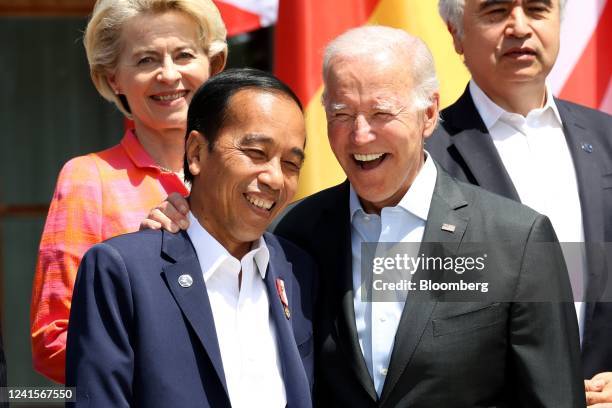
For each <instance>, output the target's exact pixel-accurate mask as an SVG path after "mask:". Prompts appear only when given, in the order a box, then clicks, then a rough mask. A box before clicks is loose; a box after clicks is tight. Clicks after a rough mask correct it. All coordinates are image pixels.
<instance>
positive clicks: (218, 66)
mask: <svg viewBox="0 0 612 408" xmlns="http://www.w3.org/2000/svg"><path fill="white" fill-rule="evenodd" d="M226 62H227V55H226V54H225V53H223V52H219V53H217V54H215V55H213V56H212V57H211V58H210V76H213V75H217V74H218V73H219V72H221V71H223V68H225V63H226Z"/></svg>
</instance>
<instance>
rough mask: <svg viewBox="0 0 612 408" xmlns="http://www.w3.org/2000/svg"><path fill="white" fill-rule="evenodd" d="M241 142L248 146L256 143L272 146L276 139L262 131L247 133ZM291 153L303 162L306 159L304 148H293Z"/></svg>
mask: <svg viewBox="0 0 612 408" xmlns="http://www.w3.org/2000/svg"><path fill="white" fill-rule="evenodd" d="M240 144H242V145H246V146H253V145H256V144H264V145H267V146H272V145H273V144H274V139H272V138H271V137H270V136H266V135H263V134H261V133H247V134H246V135H245V136H244V137H243V138H242V139H241V140H240ZM291 154H293V155H294V156H297V158H298V159H299V160H300V161H302V162H303V161H304V158H305V157H306V155H305V153H304V150H303V149H300V148H299V147H293V148H291Z"/></svg>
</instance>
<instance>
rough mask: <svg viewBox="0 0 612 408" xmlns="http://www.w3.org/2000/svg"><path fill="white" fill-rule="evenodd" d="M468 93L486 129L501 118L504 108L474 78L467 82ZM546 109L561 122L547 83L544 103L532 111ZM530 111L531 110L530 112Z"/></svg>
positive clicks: (543, 110)
mask: <svg viewBox="0 0 612 408" xmlns="http://www.w3.org/2000/svg"><path fill="white" fill-rule="evenodd" d="M469 89H470V94H471V95H472V100H473V101H474V105H475V106H476V110H477V111H478V113H479V114H480V117H481V118H482V121H483V122H484V124H485V126H486V127H487V129H491V128H492V127H493V126H494V125H495V123H497V121H498V120H499V119H500V118H501V116H502V115H503V114H504V113H507V112H506V110H504V109H503V108H501V107H500V106H499V105H497V104H496V103H495V102H493V101H492V100H491V99H490V98H489V97H488V96H487V94H485V93H484V91H483V90H482V89H480V87H479V86H478V85H477V84H476V82H474V80H473V79H472V80H470V84H469ZM547 109H552V111H553V113H554V115H555V118H556V119H557V121H559V124H561V123H563V122H562V121H561V115H560V114H559V110H558V109H557V105H556V104H555V99H554V97H553V94H552V91H551V89H550V87H549V86H548V84H546V103H545V104H544V106H543V107H541V108H539V109H534V110H533V111H532V112H535V111H541V112H545V111H546V110H547ZM530 113H531V112H530Z"/></svg>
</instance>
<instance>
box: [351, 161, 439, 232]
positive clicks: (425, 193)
mask: <svg viewBox="0 0 612 408" xmlns="http://www.w3.org/2000/svg"><path fill="white" fill-rule="evenodd" d="M437 177H438V170H437V169H436V165H435V164H434V162H433V159H432V158H431V156H430V155H429V154H428V153H427V152H425V163H424V164H423V167H421V170H419V174H417V176H416V178H415V179H414V181H413V182H412V185H411V186H410V188H409V189H408V191H407V192H406V194H404V196H403V197H402V199H401V200H400V202H399V203H398V204H397V206H396V207H399V208H403V209H404V210H406V211H408V212H409V213H411V214H413V215H415V216H417V217H419V218H420V219H422V220H423V221H427V215H428V214H429V206H430V204H431V198H432V197H433V192H434V189H435V187H436V179H437ZM349 211H350V215H351V222H353V217H354V216H355V214H356V213H357V212H358V211H361V212H362V213H365V211H364V210H363V207H362V206H361V202H360V201H359V198H358V197H357V193H356V192H355V189H354V188H353V186H352V185H351V186H350V192H349ZM383 211H384V209H383Z"/></svg>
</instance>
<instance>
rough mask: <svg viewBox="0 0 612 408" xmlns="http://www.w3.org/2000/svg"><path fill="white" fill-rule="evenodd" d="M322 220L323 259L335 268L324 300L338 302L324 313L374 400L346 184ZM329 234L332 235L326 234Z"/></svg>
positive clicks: (339, 345) (330, 274)
mask: <svg viewBox="0 0 612 408" xmlns="http://www.w3.org/2000/svg"><path fill="white" fill-rule="evenodd" d="M338 203H340V204H338ZM324 217H325V218H324V219H323V220H322V222H321V228H322V229H323V230H324V231H321V234H319V236H320V237H324V240H325V242H324V243H322V248H324V250H325V251H326V252H327V256H326V257H325V259H329V260H330V262H332V260H334V261H335V265H333V266H332V267H331V268H329V269H328V271H329V272H328V274H329V276H333V278H332V279H333V285H332V289H331V291H330V294H329V295H328V297H330V299H331V301H333V302H338V303H335V304H334V307H333V309H331V310H326V311H325V313H334V323H335V328H336V330H337V333H338V347H339V348H341V349H342V350H343V352H344V354H345V355H346V360H347V364H349V365H350V366H351V367H352V369H353V371H354V372H355V375H356V377H357V379H358V381H359V382H360V383H361V385H362V386H363V388H364V389H365V391H366V392H367V393H368V394H369V395H370V397H371V398H372V400H373V401H376V400H377V399H378V395H377V394H376V389H375V388H374V382H373V381H372V377H370V372H369V371H368V367H367V365H366V362H365V359H364V358H363V353H362V351H361V346H360V345H359V336H358V334H357V325H356V323H355V305H354V303H353V301H354V300H353V298H354V291H353V256H352V249H351V248H352V245H351V221H350V214H349V182H348V181H346V182H344V183H343V184H342V185H341V188H340V191H339V197H338V200H337V201H336V203H335V205H334V206H333V207H330V208H328V209H327V211H326V213H325V215H324ZM330 231H333V232H334V233H333V234H330ZM338 295H339V298H338ZM336 299H337V300H336Z"/></svg>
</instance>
